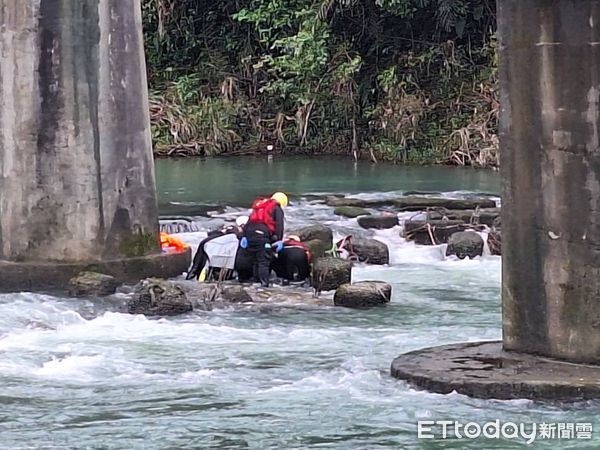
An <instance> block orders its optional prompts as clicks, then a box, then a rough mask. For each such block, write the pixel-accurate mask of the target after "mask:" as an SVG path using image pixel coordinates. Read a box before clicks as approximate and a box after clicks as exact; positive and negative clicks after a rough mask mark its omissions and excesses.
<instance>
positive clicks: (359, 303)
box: [333, 281, 392, 308]
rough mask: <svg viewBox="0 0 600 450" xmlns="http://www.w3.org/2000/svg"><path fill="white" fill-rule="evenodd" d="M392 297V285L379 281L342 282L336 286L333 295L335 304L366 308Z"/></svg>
mask: <svg viewBox="0 0 600 450" xmlns="http://www.w3.org/2000/svg"><path fill="white" fill-rule="evenodd" d="M391 298H392V286H390V285H389V284H388V283H383V282H381V281H361V282H359V283H354V284H344V285H342V286H340V287H339V288H337V290H336V291H335V295H334V297H333V303H334V304H335V306H345V307H347V308H368V307H371V306H381V305H385V304H386V303H389V302H390V300H391Z"/></svg>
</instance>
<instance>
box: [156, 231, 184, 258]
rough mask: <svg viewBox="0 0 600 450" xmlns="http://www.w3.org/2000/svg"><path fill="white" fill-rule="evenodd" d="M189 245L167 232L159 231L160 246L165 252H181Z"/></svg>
mask: <svg viewBox="0 0 600 450" xmlns="http://www.w3.org/2000/svg"><path fill="white" fill-rule="evenodd" d="M188 247H189V245H187V244H186V243H184V242H182V241H181V240H179V239H177V238H176V237H173V236H171V235H170V234H167V233H162V232H161V233H160V248H161V250H162V251H163V252H165V253H179V252H183V251H184V250H186V249H187V248H188Z"/></svg>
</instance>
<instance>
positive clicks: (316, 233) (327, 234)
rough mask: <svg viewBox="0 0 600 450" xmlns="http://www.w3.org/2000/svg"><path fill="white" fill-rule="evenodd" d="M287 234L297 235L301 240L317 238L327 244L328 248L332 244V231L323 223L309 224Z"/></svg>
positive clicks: (307, 240)
mask: <svg viewBox="0 0 600 450" xmlns="http://www.w3.org/2000/svg"><path fill="white" fill-rule="evenodd" d="M289 234H295V235H297V236H298V237H299V238H300V240H301V241H302V242H309V241H313V240H318V241H321V242H324V243H325V244H327V245H328V246H329V248H330V247H331V246H332V245H333V231H331V228H329V227H326V226H325V225H320V224H318V225H311V226H308V227H304V228H300V229H299V230H296V231H292V232H290V233H289Z"/></svg>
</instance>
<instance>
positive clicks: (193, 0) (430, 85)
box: [143, 0, 498, 166]
mask: <svg viewBox="0 0 600 450" xmlns="http://www.w3.org/2000/svg"><path fill="white" fill-rule="evenodd" d="M143 14H144V29H145V38H146V50H147V58H148V72H149V83H150V89H151V93H150V96H151V117H152V123H153V135H154V143H155V152H156V153H157V154H158V155H219V154H242V153H246V152H253V151H264V148H265V147H266V145H267V144H274V145H275V148H276V150H277V151H280V152H283V153H286V154H292V153H327V154H348V155H353V156H356V157H359V158H361V157H368V158H371V159H374V160H382V159H385V160H394V161H399V162H406V163H436V162H437V163H453V164H461V165H476V166H490V165H496V164H497V137H496V127H497V112H498V102H497V94H496V60H495V9H494V1H493V0H219V1H214V0H143Z"/></svg>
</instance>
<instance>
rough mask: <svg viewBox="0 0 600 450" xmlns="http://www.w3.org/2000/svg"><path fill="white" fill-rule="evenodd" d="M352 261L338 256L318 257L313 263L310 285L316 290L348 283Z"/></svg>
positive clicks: (329, 289)
mask: <svg viewBox="0 0 600 450" xmlns="http://www.w3.org/2000/svg"><path fill="white" fill-rule="evenodd" d="M351 275H352V261H348V260H345V259H340V258H332V257H325V258H319V259H317V260H316V261H315V263H314V264H313V273H312V286H313V288H315V290H316V291H317V292H320V291H331V290H333V289H337V288H338V287H340V286H341V285H342V284H346V283H350V279H351Z"/></svg>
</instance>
